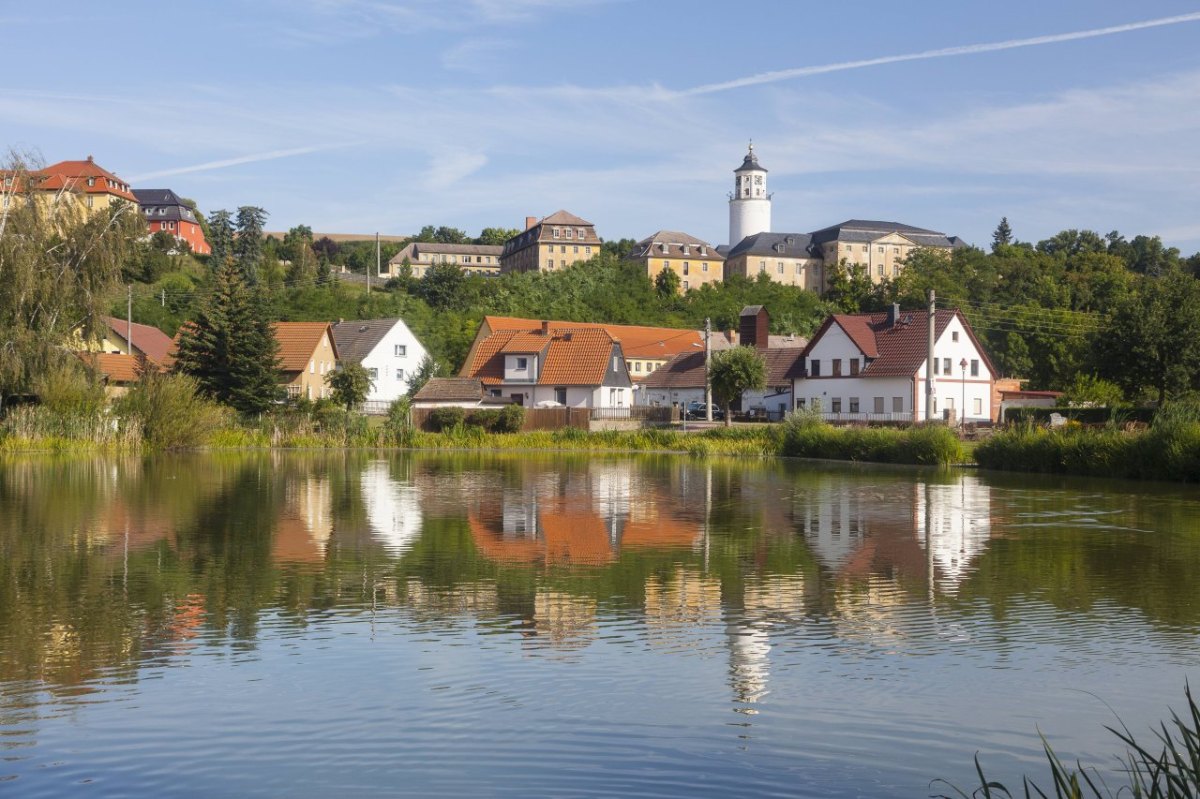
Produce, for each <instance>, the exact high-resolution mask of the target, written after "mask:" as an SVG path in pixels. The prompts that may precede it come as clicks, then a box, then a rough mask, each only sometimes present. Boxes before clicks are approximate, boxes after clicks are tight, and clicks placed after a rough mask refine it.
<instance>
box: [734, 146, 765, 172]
mask: <svg viewBox="0 0 1200 799" xmlns="http://www.w3.org/2000/svg"><path fill="white" fill-rule="evenodd" d="M752 169H757V170H758V171H759V172H766V171H767V168H766V167H765V166H763V165H762V164H760V163H758V156H757V155H755V154H754V145H753V144H752V145H750V152H748V153H746V157H745V158H743V159H742V165H741V166H739V167H738V168H737V169H735V170H733V171H734V172H748V171H750V170H752Z"/></svg>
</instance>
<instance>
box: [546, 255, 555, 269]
mask: <svg viewBox="0 0 1200 799" xmlns="http://www.w3.org/2000/svg"><path fill="white" fill-rule="evenodd" d="M546 268H547V269H553V268H554V259H553V258H551V259H550V260H549V261H547V262H546Z"/></svg>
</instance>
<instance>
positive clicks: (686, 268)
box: [683, 261, 688, 275]
mask: <svg viewBox="0 0 1200 799" xmlns="http://www.w3.org/2000/svg"><path fill="white" fill-rule="evenodd" d="M683 273H684V274H685V275H686V274H687V273H688V262H687V261H684V262H683Z"/></svg>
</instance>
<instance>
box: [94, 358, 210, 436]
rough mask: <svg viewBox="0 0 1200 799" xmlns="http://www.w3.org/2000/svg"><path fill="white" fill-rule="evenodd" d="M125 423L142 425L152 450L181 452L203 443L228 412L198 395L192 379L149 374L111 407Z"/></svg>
mask: <svg viewBox="0 0 1200 799" xmlns="http://www.w3.org/2000/svg"><path fill="white" fill-rule="evenodd" d="M114 410H115V411H116V413H117V416H118V417H120V418H121V419H123V420H125V422H126V423H127V424H129V423H134V424H137V425H140V426H141V429H142V440H143V442H144V443H145V444H146V445H147V446H149V447H150V448H152V449H182V448H187V447H198V446H201V445H202V444H204V443H206V442H207V441H208V439H209V438H210V437H211V436H212V434H213V433H214V432H215V431H216V430H217V429H218V428H220V427H221V426H222V425H224V424H225V423H226V422H227V421H228V419H229V412H228V411H227V410H225V409H224V408H222V407H221V406H219V405H217V404H216V403H215V402H213V401H212V400H209V399H207V398H205V397H203V396H201V395H200V393H199V384H198V383H197V382H196V380H195V379H194V378H192V377H189V376H187V375H179V374H173V375H169V374H162V373H160V372H148V373H147V374H145V375H144V376H143V377H142V379H141V380H139V381H138V382H137V385H135V386H134V387H133V388H132V389H130V391H129V393H128V394H126V395H125V396H124V397H121V398H120V399H119V400H117V402H116V403H115V405H114Z"/></svg>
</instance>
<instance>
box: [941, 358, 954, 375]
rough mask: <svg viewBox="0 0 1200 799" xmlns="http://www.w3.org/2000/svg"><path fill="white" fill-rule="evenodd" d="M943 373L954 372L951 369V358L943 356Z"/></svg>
mask: <svg viewBox="0 0 1200 799" xmlns="http://www.w3.org/2000/svg"><path fill="white" fill-rule="evenodd" d="M942 373H943V374H946V375H950V374H952V372H951V371H950V359H949V358H942Z"/></svg>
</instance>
